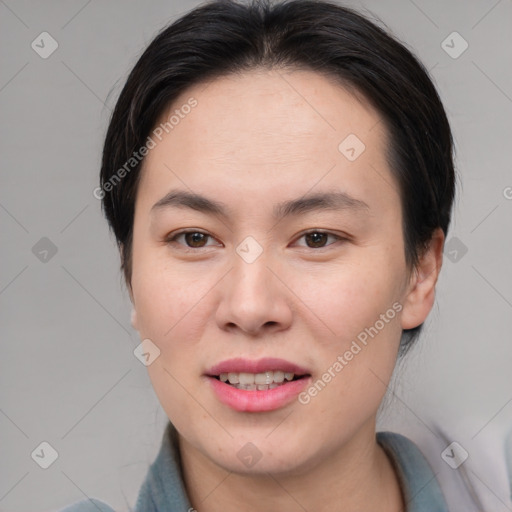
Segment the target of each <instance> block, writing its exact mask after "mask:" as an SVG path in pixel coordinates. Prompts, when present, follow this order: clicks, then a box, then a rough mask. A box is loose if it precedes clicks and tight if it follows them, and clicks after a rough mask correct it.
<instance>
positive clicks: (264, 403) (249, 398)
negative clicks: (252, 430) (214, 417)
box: [205, 358, 311, 412]
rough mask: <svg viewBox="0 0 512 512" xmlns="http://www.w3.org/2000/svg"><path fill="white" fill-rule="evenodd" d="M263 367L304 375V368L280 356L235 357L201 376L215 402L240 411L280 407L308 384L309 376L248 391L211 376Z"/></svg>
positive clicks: (264, 369) (258, 370)
mask: <svg viewBox="0 0 512 512" xmlns="http://www.w3.org/2000/svg"><path fill="white" fill-rule="evenodd" d="M266 370H269V371H270V370H281V371H283V372H290V373H294V374H296V375H306V374H308V371H307V370H306V369H304V368H302V367H300V366H298V365H296V364H294V363H290V362H289V361H285V360H284V359H275V358H264V359H258V360H257V361H251V360H248V359H242V358H236V359H229V360H227V361H223V362H221V363H219V364H216V365H215V366H213V367H212V368H210V370H208V372H207V373H206V375H205V378H206V379H207V381H208V382H209V384H210V385H211V387H212V389H213V391H214V393H215V394H216V395H217V398H218V399H219V401H220V402H221V403H223V404H225V405H227V406H229V407H231V408H232V409H234V410H236V411H240V412H265V411H273V410H275V409H280V408H281V407H284V406H285V405H288V404H289V403H291V402H293V401H294V400H295V399H296V397H297V395H298V394H299V393H300V392H301V391H303V390H304V388H305V387H306V386H307V385H308V384H309V383H310V381H311V375H309V374H308V375H307V376H305V377H303V378H301V379H299V380H294V381H289V382H286V381H285V382H286V383H285V384H283V385H281V386H278V387H277V388H274V389H269V390H265V391H259V390H254V391H249V390H245V389H237V388H235V387H233V386H231V385H230V384H227V383H225V382H221V381H220V380H219V379H216V378H215V377H214V376H218V375H220V374H221V373H240V372H247V373H263V372H264V371H266Z"/></svg>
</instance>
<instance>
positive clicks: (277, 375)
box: [219, 370, 295, 390]
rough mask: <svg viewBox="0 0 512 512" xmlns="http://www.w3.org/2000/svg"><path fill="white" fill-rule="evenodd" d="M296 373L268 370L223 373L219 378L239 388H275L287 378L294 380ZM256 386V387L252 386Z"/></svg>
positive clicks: (287, 379)
mask: <svg viewBox="0 0 512 512" xmlns="http://www.w3.org/2000/svg"><path fill="white" fill-rule="evenodd" d="M294 376H295V374H294V373H291V372H283V371H281V370H275V371H272V370H268V371H266V372H262V373H247V372H240V373H235V372H231V373H221V374H220V375H219V379H220V381H221V382H229V383H230V384H232V385H234V386H235V387H237V388H239V389H259V390H267V389H274V388H276V387H277V386H278V385H279V384H282V383H283V382H284V381H285V380H286V381H291V380H293V378H294ZM252 386H254V387H252Z"/></svg>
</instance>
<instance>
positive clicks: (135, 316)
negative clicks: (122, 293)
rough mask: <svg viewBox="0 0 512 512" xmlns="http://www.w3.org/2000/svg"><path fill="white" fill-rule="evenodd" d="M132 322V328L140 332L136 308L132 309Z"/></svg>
mask: <svg viewBox="0 0 512 512" xmlns="http://www.w3.org/2000/svg"><path fill="white" fill-rule="evenodd" d="M130 321H131V324H132V327H133V328H134V329H135V330H136V331H137V330H138V328H137V311H135V308H134V307H132V312H131V318H130Z"/></svg>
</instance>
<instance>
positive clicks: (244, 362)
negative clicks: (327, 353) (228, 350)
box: [206, 357, 309, 376]
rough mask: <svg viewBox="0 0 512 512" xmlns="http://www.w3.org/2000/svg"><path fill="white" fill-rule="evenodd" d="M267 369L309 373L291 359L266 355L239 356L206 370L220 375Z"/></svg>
mask: <svg viewBox="0 0 512 512" xmlns="http://www.w3.org/2000/svg"><path fill="white" fill-rule="evenodd" d="M267 370H269V371H270V370H272V371H274V370H281V371H283V372H290V373H295V374H296V375H306V374H308V373H309V372H308V370H306V369H304V368H302V367H300V366H298V365H296V364H294V363H290V362H289V361H285V360H284V359H277V358H272V357H265V358H263V359H258V360H256V361H251V360H249V359H243V358H241V357H237V358H235V359H228V360H227V361H222V362H221V363H219V364H216V365H215V366H213V367H212V368H210V369H209V370H208V371H207V372H206V375H208V376H211V375H217V376H218V375H220V374H221V373H230V372H231V373H240V372H246V373H263V372H265V371H267Z"/></svg>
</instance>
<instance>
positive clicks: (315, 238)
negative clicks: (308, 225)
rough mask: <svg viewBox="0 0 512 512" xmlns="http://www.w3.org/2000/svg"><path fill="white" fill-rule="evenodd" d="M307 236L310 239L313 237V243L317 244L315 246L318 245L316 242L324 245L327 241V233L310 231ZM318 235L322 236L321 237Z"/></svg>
mask: <svg viewBox="0 0 512 512" xmlns="http://www.w3.org/2000/svg"><path fill="white" fill-rule="evenodd" d="M306 237H309V239H310V240H311V239H313V244H315V247H316V246H317V245H316V244H320V245H322V242H325V237H327V234H326V233H318V232H315V233H308V234H307V235H306ZM318 237H321V238H320V239H319V238H318Z"/></svg>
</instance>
